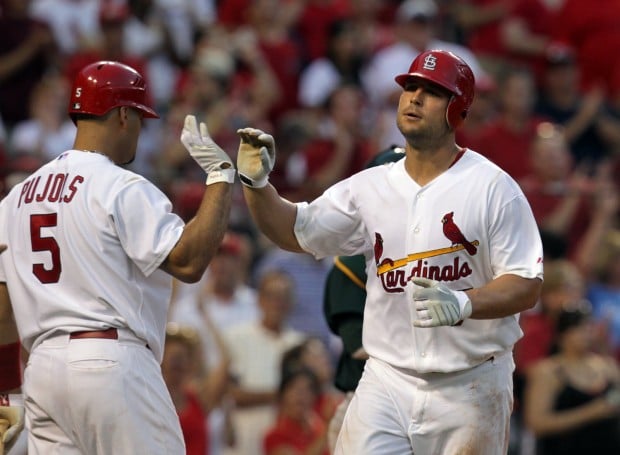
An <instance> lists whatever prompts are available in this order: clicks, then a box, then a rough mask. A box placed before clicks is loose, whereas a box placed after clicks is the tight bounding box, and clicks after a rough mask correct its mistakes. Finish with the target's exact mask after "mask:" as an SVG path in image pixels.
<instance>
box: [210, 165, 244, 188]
mask: <svg viewBox="0 0 620 455" xmlns="http://www.w3.org/2000/svg"><path fill="white" fill-rule="evenodd" d="M236 173H237V171H236V170H235V169H234V168H230V169H218V170H215V171H211V172H209V174H208V175H207V185H211V184H212V183H220V182H224V183H235V174H236Z"/></svg>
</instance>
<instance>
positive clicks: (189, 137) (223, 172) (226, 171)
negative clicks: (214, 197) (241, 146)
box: [181, 115, 235, 185]
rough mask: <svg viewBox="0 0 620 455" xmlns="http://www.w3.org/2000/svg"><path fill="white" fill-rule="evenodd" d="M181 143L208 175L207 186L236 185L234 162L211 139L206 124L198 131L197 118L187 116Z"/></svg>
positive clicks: (202, 124) (201, 125) (202, 123)
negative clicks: (215, 184)
mask: <svg viewBox="0 0 620 455" xmlns="http://www.w3.org/2000/svg"><path fill="white" fill-rule="evenodd" d="M181 142H182V143H183V145H184V146H185V148H186V149H187V151H188V152H189V154H190V155H191V156H192V158H194V160H196V162H197V163H198V164H199V165H200V167H201V168H203V169H204V171H205V172H206V173H207V185H211V184H212V183H218V182H226V183H234V181H235V167H234V166H233V162H232V160H231V159H230V157H229V156H228V155H227V154H226V152H224V150H222V149H221V147H220V146H219V145H217V144H216V143H215V142H214V141H213V139H211V136H209V130H208V129H207V124H206V123H204V122H200V130H198V122H197V121H196V117H194V116H193V115H187V116H185V124H184V125H183V131H182V132H181Z"/></svg>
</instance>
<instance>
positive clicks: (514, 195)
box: [237, 50, 542, 455]
mask: <svg viewBox="0 0 620 455" xmlns="http://www.w3.org/2000/svg"><path fill="white" fill-rule="evenodd" d="M396 82H397V83H398V84H399V85H400V86H401V87H402V88H403V91H402V93H401V96H400V101H399V105H398V111H397V124H398V127H399V130H400V131H401V133H402V135H403V137H404V139H405V154H406V156H405V159H404V160H400V161H398V162H396V163H390V164H387V165H384V166H377V167H373V168H370V169H366V170H364V171H361V172H360V173H358V174H355V175H353V176H351V177H349V178H347V179H345V180H343V181H341V182H339V183H336V184H335V185H334V186H332V187H331V188H329V189H328V190H327V191H326V192H325V193H324V194H323V195H322V196H320V197H319V198H317V199H315V200H314V201H312V202H311V203H309V204H308V203H305V202H300V203H297V204H293V203H291V202H289V201H286V200H284V199H283V198H281V197H280V196H279V194H278V193H277V190H276V189H275V188H274V187H273V186H272V185H270V184H269V181H268V175H269V172H270V171H271V169H272V168H273V164H274V160H275V145H274V141H273V138H272V137H271V136H270V135H269V134H266V133H264V132H263V131H260V130H257V129H253V128H244V129H241V130H239V134H240V136H241V145H240V148H239V154H238V157H237V168H238V171H239V176H240V179H241V181H242V183H243V184H244V188H243V190H244V195H245V198H246V202H247V205H248V208H249V210H250V213H251V214H252V216H253V218H254V220H255V221H256V223H257V224H258V226H259V227H260V229H261V230H262V231H263V232H264V233H265V234H266V235H267V236H268V237H269V238H270V239H271V240H273V241H274V242H275V243H276V244H277V245H279V246H280V247H281V248H284V249H288V250H291V251H297V252H302V251H306V252H309V253H312V254H313V255H314V256H316V257H317V258H321V257H324V256H327V255H347V256H349V255H356V254H363V255H364V257H365V259H366V272H367V275H368V280H367V284H366V291H367V299H366V305H365V308H364V325H363V334H362V336H363V346H364V349H365V350H366V351H367V353H368V355H369V359H368V360H367V361H366V364H365V367H364V372H363V375H362V378H361V380H360V382H359V384H358V387H357V389H356V391H355V395H354V397H353V399H352V400H351V403H350V405H349V408H348V410H347V412H346V415H345V417H344V422H343V425H342V429H341V431H340V434H339V437H338V440H337V443H336V449H335V453H336V454H339V455H345V454H356V455H358V454H377V453H381V454H398V455H402V454H405V453H415V455H431V454H433V455H434V454H438V453H441V454H442V455H452V454H457V453H458V454H463V453H472V454H477V455H487V454H488V455H490V454H493V455H495V454H504V453H506V451H507V446H508V432H509V418H510V413H511V408H512V371H513V369H514V363H513V359H512V353H511V350H512V346H513V344H514V343H515V342H516V341H517V340H518V339H519V338H520V337H521V335H522V333H521V330H520V329H519V324H518V313H519V312H521V311H523V310H525V309H528V308H531V307H532V306H533V305H534V304H535V302H536V299H537V296H538V293H539V290H540V286H541V282H542V244H541V241H540V237H539V234H538V229H537V226H536V222H535V221H534V218H533V216H532V212H531V209H530V207H529V205H528V203H527V200H526V199H525V197H524V195H523V193H522V192H521V190H520V188H519V186H518V185H517V184H516V183H515V182H514V181H513V180H512V179H511V177H510V176H509V175H508V174H506V173H505V172H504V171H502V170H501V169H500V168H498V167H497V166H496V165H494V164H493V163H491V162H490V161H489V160H487V159H486V158H484V157H483V156H481V155H480V154H478V153H476V152H475V151H473V150H469V149H463V148H461V147H459V146H458V145H457V144H456V143H455V139H454V132H455V129H456V128H458V127H459V125H460V124H461V123H462V122H463V120H464V119H465V117H466V115H467V111H468V109H469V106H470V105H471V102H472V100H473V97H474V76H473V74H472V72H471V69H470V68H469V67H468V66H467V64H466V63H465V62H464V61H463V60H462V59H461V58H459V57H457V56H456V55H454V54H452V53H449V52H446V51H442V50H431V51H427V52H424V53H422V54H420V55H419V56H418V57H417V58H416V59H415V60H414V61H413V62H412V64H411V66H410V68H409V71H408V72H407V73H405V74H401V75H399V76H397V77H396Z"/></svg>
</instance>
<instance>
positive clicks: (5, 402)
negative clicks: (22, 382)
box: [0, 393, 24, 406]
mask: <svg viewBox="0 0 620 455" xmlns="http://www.w3.org/2000/svg"><path fill="white" fill-rule="evenodd" d="M0 406H24V395H22V394H21V393H0Z"/></svg>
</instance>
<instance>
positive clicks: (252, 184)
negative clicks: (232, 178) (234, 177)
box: [239, 172, 269, 188]
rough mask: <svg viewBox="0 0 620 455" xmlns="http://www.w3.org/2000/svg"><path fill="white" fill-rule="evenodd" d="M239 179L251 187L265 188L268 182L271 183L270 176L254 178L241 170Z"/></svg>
mask: <svg viewBox="0 0 620 455" xmlns="http://www.w3.org/2000/svg"><path fill="white" fill-rule="evenodd" d="M239 180H240V181H241V183H243V184H244V185H245V186H247V187H250V188H263V187H265V186H267V183H269V177H265V178H262V179H260V180H252V179H251V178H250V177H248V176H246V175H243V174H242V173H241V172H239Z"/></svg>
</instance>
